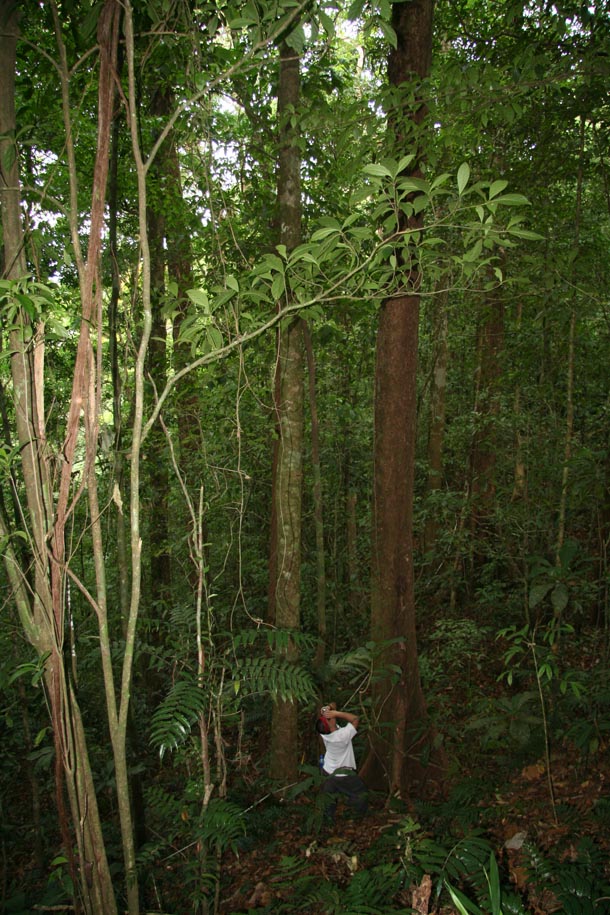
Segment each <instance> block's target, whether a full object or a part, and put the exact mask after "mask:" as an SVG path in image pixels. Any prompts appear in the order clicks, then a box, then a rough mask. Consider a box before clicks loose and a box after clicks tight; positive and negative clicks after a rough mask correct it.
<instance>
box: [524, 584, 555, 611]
mask: <svg viewBox="0 0 610 915" xmlns="http://www.w3.org/2000/svg"><path fill="white" fill-rule="evenodd" d="M552 587H553V583H552V582H550V581H544V582H541V583H540V584H537V585H532V587H531V588H530V593H529V605H530V609H533V608H534V607H537V606H538V604H539V603H540V601H541V600H544V598H545V597H546V596H547V594H548V593H549V591H550V590H551V588H552Z"/></svg>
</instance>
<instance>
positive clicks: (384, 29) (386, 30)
mask: <svg viewBox="0 0 610 915" xmlns="http://www.w3.org/2000/svg"><path fill="white" fill-rule="evenodd" d="M377 25H378V26H379V29H380V31H381V34H382V35H383V37H384V38H385V40H386V41H387V43H388V44H389V45H391V46H392V47H393V48H394V49H396V48H397V47H398V37H397V35H396V32H395V30H394V29H393V28H392V26H391V25H390V23H389V22H386V20H385V19H378V20H377Z"/></svg>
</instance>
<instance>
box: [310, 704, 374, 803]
mask: <svg viewBox="0 0 610 915" xmlns="http://www.w3.org/2000/svg"><path fill="white" fill-rule="evenodd" d="M337 720H341V721H346V722H347V724H345V725H344V726H343V727H339V725H338V724H337ZM316 730H317V732H318V734H319V735H320V737H321V738H322V740H323V742H324V750H325V753H324V763H323V767H322V775H324V776H326V778H325V780H324V782H323V783H322V793H323V795H324V799H325V816H326V818H327V819H328V820H329V821H333V820H334V818H335V812H336V809H337V801H338V799H339V796H340V795H341V796H343V797H344V798H345V800H346V802H347V803H348V805H349V806H350V807H351V809H352V810H353V811H354V813H355V814H356V815H358V816H364V814H365V813H366V811H367V808H368V799H367V792H366V786H365V784H364V782H363V781H362V779H361V778H360V776H359V775H358V773H357V771H356V757H355V755H354V747H353V745H352V741H353V739H354V737H355V736H356V734H357V733H358V716H357V715H353V714H352V713H351V712H342V711H338V710H337V706H336V704H335V703H334V702H332V703H330V704H329V705H323V706H322V708H321V709H320V714H319V717H318V720H317V722H316Z"/></svg>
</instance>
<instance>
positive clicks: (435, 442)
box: [424, 291, 449, 553]
mask: <svg viewBox="0 0 610 915" xmlns="http://www.w3.org/2000/svg"><path fill="white" fill-rule="evenodd" d="M436 319H437V320H436V345H437V350H436V358H435V361H434V371H433V373H432V389H431V392H430V430H429V435H428V496H430V495H432V494H433V493H436V492H438V491H439V489H440V488H441V484H442V478H443V440H444V437H445V395H446V391H447V362H448V348H447V333H448V324H449V322H448V315H447V292H446V291H444V292H441V293H440V294H439V299H438V305H437V313H436ZM437 518H438V514H437V511H436V506H434V505H431V506H430V508H429V510H428V515H427V517H426V524H425V528H424V548H425V551H426V553H431V552H432V550H433V549H434V544H435V543H436V535H437V530H438V520H437Z"/></svg>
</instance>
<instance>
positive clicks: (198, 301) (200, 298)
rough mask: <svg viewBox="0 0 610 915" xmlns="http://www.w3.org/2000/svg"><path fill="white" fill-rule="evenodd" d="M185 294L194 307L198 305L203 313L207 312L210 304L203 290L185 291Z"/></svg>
mask: <svg viewBox="0 0 610 915" xmlns="http://www.w3.org/2000/svg"><path fill="white" fill-rule="evenodd" d="M186 294H187V296H188V297H189V299H190V300H191V302H194V304H195V305H199V306H200V307H201V308H203V309H205V311H208V310H209V307H210V302H209V299H208V296H207V293H206V292H204V290H203V289H187V290H186Z"/></svg>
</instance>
